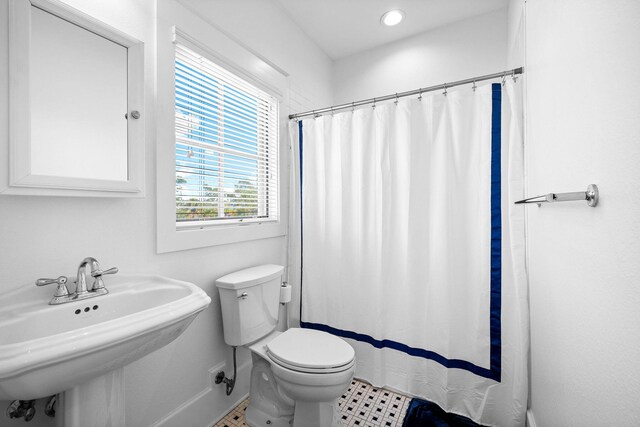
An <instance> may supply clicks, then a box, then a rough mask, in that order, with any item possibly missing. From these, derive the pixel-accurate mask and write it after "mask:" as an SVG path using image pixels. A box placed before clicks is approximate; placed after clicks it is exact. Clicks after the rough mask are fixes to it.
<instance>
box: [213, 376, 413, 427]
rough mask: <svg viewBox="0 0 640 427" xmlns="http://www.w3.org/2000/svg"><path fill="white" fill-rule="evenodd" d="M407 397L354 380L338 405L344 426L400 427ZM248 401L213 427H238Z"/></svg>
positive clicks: (244, 401)
mask: <svg viewBox="0 0 640 427" xmlns="http://www.w3.org/2000/svg"><path fill="white" fill-rule="evenodd" d="M409 402H411V397H409V396H405V395H403V394H399V393H395V392H392V391H390V390H387V389H384V388H378V387H374V386H372V385H371V384H367V383H365V382H362V381H359V380H356V379H354V380H353V381H352V382H351V386H349V389H348V390H347V391H346V392H345V393H344V394H343V395H342V397H341V398H340V400H339V402H338V404H339V405H340V412H341V413H342V425H343V426H344V427H355V426H358V427H378V426H382V427H400V426H402V421H403V420H404V415H405V412H406V411H407V407H408V406H409ZM247 405H249V399H248V398H247V399H245V400H243V401H242V402H241V403H240V404H239V405H238V406H236V407H235V408H233V410H232V411H231V412H229V413H228V414H227V415H226V416H225V417H224V418H223V419H222V420H220V421H219V422H218V423H217V424H215V425H214V426H213V427H241V426H246V424H245V422H244V411H245V410H246V409H247Z"/></svg>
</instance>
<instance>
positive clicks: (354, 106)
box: [351, 101, 356, 113]
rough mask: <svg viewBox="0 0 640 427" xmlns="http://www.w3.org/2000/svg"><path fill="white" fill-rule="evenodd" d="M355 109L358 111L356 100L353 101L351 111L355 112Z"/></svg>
mask: <svg viewBox="0 0 640 427" xmlns="http://www.w3.org/2000/svg"><path fill="white" fill-rule="evenodd" d="M354 111H356V103H355V101H354V102H352V103H351V112H352V113H353V112H354Z"/></svg>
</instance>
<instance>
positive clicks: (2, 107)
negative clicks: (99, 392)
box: [0, 0, 332, 426]
mask: <svg viewBox="0 0 640 427" xmlns="http://www.w3.org/2000/svg"><path fill="white" fill-rule="evenodd" d="M65 2H66V3H68V4H70V5H71V6H73V7H76V8H77V9H80V10H81V11H83V12H85V13H88V14H90V15H92V16H94V17H96V18H98V19H100V20H102V21H104V22H106V23H107V24H109V25H112V26H114V27H116V28H118V29H120V30H122V31H124V32H126V33H129V34H131V35H132V36H133V37H136V38H138V39H140V40H142V41H143V42H144V43H145V56H146V57H145V79H146V100H145V113H146V117H147V120H146V126H147V129H146V135H147V139H146V165H145V167H146V186H147V197H146V198H144V199H97V198H70V197H56V198H49V197H32V196H0V272H1V273H2V280H0V292H6V291H9V290H12V289H15V288H17V287H21V286H33V283H34V280H35V279H37V278H38V277H45V276H52V275H60V274H73V272H75V269H76V268H77V265H78V263H79V262H80V261H81V260H82V259H83V258H84V257H86V256H94V257H96V258H97V259H98V260H99V261H101V263H102V265H103V266H104V267H110V266H114V265H115V266H118V267H119V268H120V271H121V272H123V273H137V272H140V273H145V272H146V273H158V274H162V275H166V276H169V277H173V278H176V279H181V280H186V281H190V282H193V283H195V284H197V285H198V286H200V287H201V288H202V289H204V290H205V291H206V292H207V293H208V294H209V295H210V296H211V298H212V303H211V306H210V307H209V308H208V309H207V310H205V311H204V312H203V313H201V314H200V315H199V316H198V318H197V319H196V320H195V321H194V323H192V325H191V326H190V327H189V328H188V329H187V331H186V332H185V333H184V334H183V335H182V336H181V337H179V338H178V339H177V340H176V341H175V342H174V343H172V344H170V345H168V346H167V347H165V348H163V349H161V350H159V351H157V352H155V353H153V354H151V355H149V356H147V357H144V358H143V359H141V360H139V361H137V362H134V363H133V364H131V365H130V366H129V367H127V368H126V369H125V375H126V401H127V407H126V420H127V425H130V426H147V425H150V424H152V423H154V422H156V421H158V420H160V419H161V418H163V417H166V416H167V415H168V414H169V413H171V412H173V411H178V413H177V414H176V416H175V418H173V419H172V420H173V422H174V423H177V424H175V425H180V424H183V425H187V424H184V423H183V422H182V421H180V420H182V418H181V416H183V415H186V416H187V417H191V418H188V419H189V420H190V421H189V422H188V425H198V423H201V425H210V424H211V423H212V422H213V421H215V420H216V418H217V417H220V416H222V415H224V413H225V411H226V410H227V409H229V408H230V407H231V406H232V405H233V404H234V403H235V401H236V400H238V399H239V398H240V397H242V396H243V394H245V393H247V392H248V372H244V373H243V375H244V380H246V381H244V380H243V381H241V382H240V383H239V385H238V387H237V390H236V391H235V392H234V394H233V395H232V396H231V397H230V398H227V397H225V396H224V392H223V390H222V387H216V388H215V389H214V391H212V392H210V393H206V390H207V387H208V386H209V373H208V370H209V369H211V368H212V367H214V366H216V365H219V364H220V363H224V362H227V367H226V370H227V372H228V371H229V370H230V366H228V362H229V361H230V356H231V352H230V350H229V348H228V347H227V346H226V345H225V344H224V340H223V337H222V323H221V315H220V308H219V298H218V294H217V291H216V290H215V287H214V281H215V279H216V278H217V277H220V276H222V275H224V274H226V273H228V272H231V271H233V270H237V269H240V268H244V267H248V266H252V265H256V264H260V263H280V264H282V263H284V262H285V261H286V251H285V248H286V241H285V238H282V237H281V238H273V239H263V240H257V241H251V242H245V243H237V244H230V245H223V246H215V247H210V248H203V249H197V250H189V251H182V252H174V253H167V254H161V255H158V254H157V253H156V224H155V217H156V200H155V181H156V178H155V176H156V166H155V160H154V159H155V153H156V145H155V144H156V120H155V102H156V99H155V94H156V87H155V85H156V80H155V75H156V70H155V49H156V44H155V39H156V13H157V11H156V2H155V0H114V1H110V2H95V1H91V0H65ZM238 3H239V2H235V1H233V0H224V1H217V2H215V8H214V10H213V12H214V13H212V16H210V17H208V19H209V20H210V21H211V22H212V23H214V24H216V25H221V26H227V28H226V29H227V30H228V31H229V32H231V33H232V34H233V35H234V36H235V38H236V39H237V40H238V41H240V42H241V43H243V44H244V45H246V46H247V47H248V48H250V49H252V50H255V51H260V53H261V54H262V55H263V56H264V57H265V58H267V59H268V60H270V61H272V62H273V63H274V64H276V65H278V66H279V67H281V68H283V69H284V70H286V71H287V72H288V73H289V74H290V77H289V85H290V89H291V90H290V91H289V92H290V94H288V95H287V96H286V97H285V99H286V101H285V105H283V108H284V109H286V110H287V111H291V112H292V111H300V110H302V109H310V108H318V107H320V106H323V105H328V104H330V103H331V102H332V99H331V87H330V70H331V61H330V60H329V59H328V58H327V57H326V55H325V54H324V53H322V51H321V50H320V49H319V48H317V47H316V46H315V45H314V44H313V43H312V42H311V41H309V39H308V38H306V36H305V35H304V34H303V33H302V31H301V30H300V29H299V28H298V27H297V26H295V25H294V24H293V23H292V22H291V21H290V20H289V18H287V16H286V15H285V14H284V13H283V12H282V11H281V10H280V9H279V8H278V7H277V6H275V5H274V4H273V3H272V2H271V1H266V2H265V1H257V0H253V1H251V2H249V1H245V2H242V5H240V4H238ZM248 3H251V4H250V5H248ZM7 4H8V2H7V0H0V23H1V24H0V28H1V31H0V138H7V132H8V131H7V126H8V124H7V116H8V106H7V62H8V59H7V30H6V29H7V25H6V19H7V7H8V6H7ZM247 7H249V8H252V9H253V10H254V11H255V13H252V14H247V13H245V12H246V10H247V9H246V8H247ZM265 16H268V18H269V20H265V19H263V17H265ZM240 17H242V19H240ZM272 23H275V24H274V25H275V27H276V28H277V31H274V30H273V28H274V26H273V25H272ZM276 24H277V25H276ZM292 40H294V41H295V42H294V47H295V49H291V43H292V42H291V41H292ZM283 137H284V136H283ZM3 155H4V154H3ZM287 169H288V168H287V167H286V165H283V167H282V173H283V179H286V177H287V174H288V170H287ZM282 199H283V200H285V201H286V200H287V195H283V197H282ZM286 208H287V207H286V204H285V205H284V206H283V209H286ZM107 286H108V281H107ZM42 292H44V293H47V294H48V293H50V292H53V289H46V288H43V289H42ZM239 361H240V363H241V364H243V365H244V366H246V363H247V361H248V353H246V352H239ZM198 397H199V398H200V399H198ZM189 402H191V403H193V405H192V406H191V407H190V408H184V411H182V412H179V410H180V409H181V405H184V404H186V403H189ZM7 404H8V402H0V408H1V409H0V412H2V415H0V417H2V420H3V421H1V422H0V424H2V425H3V426H5V425H7V426H13V425H22V423H23V421H21V420H20V421H9V420H8V419H5V418H4V414H3V413H4V408H5V407H6V405H7ZM196 406H197V410H195V409H194V408H195V407H196ZM167 424H168V425H171V421H169V422H168V423H167ZM30 425H32V426H38V425H51V420H47V419H46V417H45V416H44V414H43V413H42V411H41V410H40V411H39V413H38V414H37V416H36V419H35V420H34V421H33V422H32V423H31V424H30Z"/></svg>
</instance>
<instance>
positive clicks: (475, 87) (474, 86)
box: [471, 80, 478, 92]
mask: <svg viewBox="0 0 640 427" xmlns="http://www.w3.org/2000/svg"><path fill="white" fill-rule="evenodd" d="M477 88H478V86H476V81H475V80H474V81H473V86H471V89H473V91H474V92H475V91H476V89H477Z"/></svg>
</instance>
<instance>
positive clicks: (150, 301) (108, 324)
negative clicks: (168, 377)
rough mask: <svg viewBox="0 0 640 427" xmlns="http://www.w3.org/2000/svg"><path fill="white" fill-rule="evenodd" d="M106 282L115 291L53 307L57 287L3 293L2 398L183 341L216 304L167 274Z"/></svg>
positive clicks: (40, 391) (68, 381)
mask: <svg viewBox="0 0 640 427" xmlns="http://www.w3.org/2000/svg"><path fill="white" fill-rule="evenodd" d="M105 285H106V287H107V289H108V290H109V293H108V294H107V295H102V296H99V297H96V298H90V299H85V300H82V301H76V302H71V303H67V304H61V305H48V302H49V300H50V299H51V296H52V295H53V291H54V287H53V286H51V287H49V288H44V289H43V288H36V287H35V286H32V287H25V288H21V289H20V290H18V291H16V292H12V293H10V294H6V295H3V296H0V400H8V399H36V398H40V397H45V396H49V395H52V394H56V393H59V392H62V391H65V390H68V389H71V388H72V387H75V386H77V385H79V384H81V383H83V382H85V381H88V380H90V379H92V378H96V377H98V376H101V375H103V374H105V373H108V372H111V371H113V370H115V369H118V368H121V367H123V366H124V365H127V364H129V363H131V362H133V361H134V360H137V359H139V358H141V357H142V356H145V355H147V354H149V353H151V352H153V351H155V350H157V349H159V348H161V347H163V346H165V345H167V344H169V343H170V342H171V341H173V340H174V339H176V338H177V337H178V336H179V335H180V334H181V333H182V332H183V331H184V330H185V329H186V328H187V326H189V324H190V323H191V321H192V320H193V319H194V318H195V316H196V315H197V314H198V313H199V312H200V311H202V310H204V309H205V308H206V307H207V306H208V305H209V303H210V302H211V299H210V298H209V297H208V296H207V294H206V293H205V292H204V291H202V289H200V288H198V287H197V286H195V285H193V284H191V283H187V282H181V281H178V280H173V279H168V278H166V277H161V276H148V275H147V276H142V275H139V276H126V275H122V274H118V275H115V276H110V277H108V278H106V279H105ZM71 288H73V285H72V286H71ZM72 290H73V289H72ZM78 310H80V312H79V314H76V311H78Z"/></svg>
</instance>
